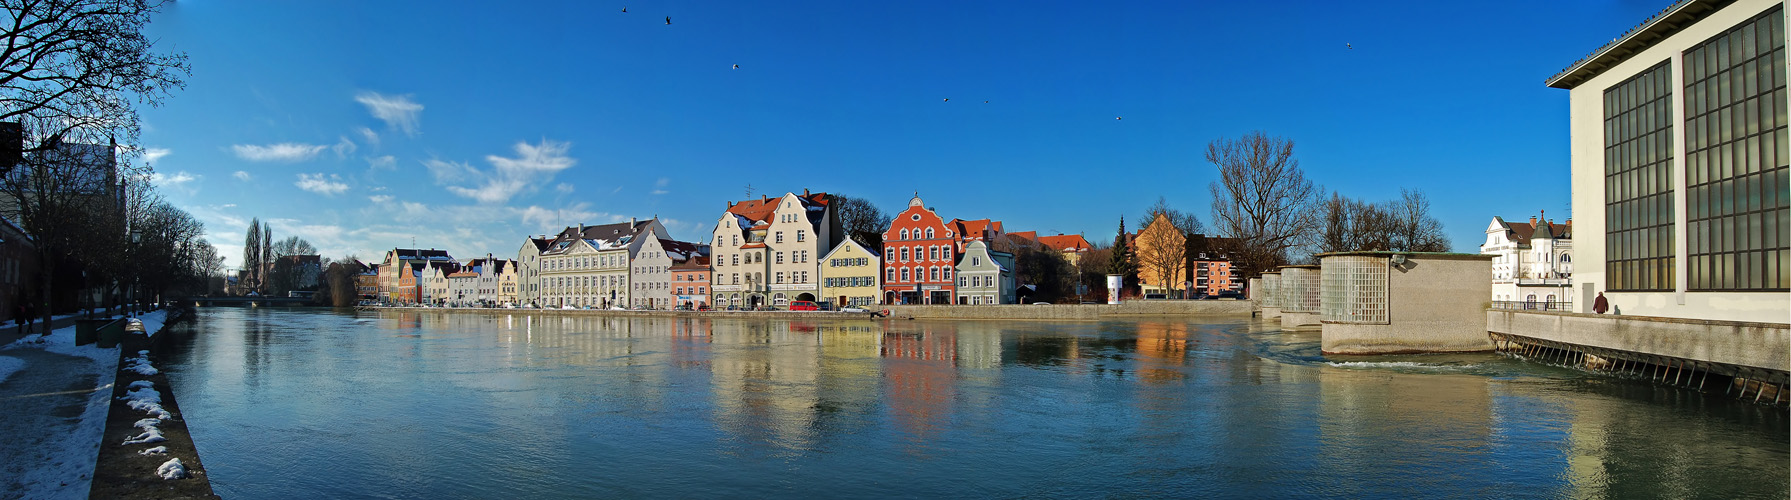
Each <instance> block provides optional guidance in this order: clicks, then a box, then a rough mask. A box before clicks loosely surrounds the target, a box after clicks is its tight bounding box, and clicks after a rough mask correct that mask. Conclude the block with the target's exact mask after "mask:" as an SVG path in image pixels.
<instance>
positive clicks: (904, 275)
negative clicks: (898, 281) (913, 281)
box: [902, 267, 908, 281]
mask: <svg viewBox="0 0 1791 500" xmlns="http://www.w3.org/2000/svg"><path fill="white" fill-rule="evenodd" d="M902 281H908V268H906V267H904V268H902Z"/></svg>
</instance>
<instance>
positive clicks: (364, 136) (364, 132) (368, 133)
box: [355, 127, 379, 146]
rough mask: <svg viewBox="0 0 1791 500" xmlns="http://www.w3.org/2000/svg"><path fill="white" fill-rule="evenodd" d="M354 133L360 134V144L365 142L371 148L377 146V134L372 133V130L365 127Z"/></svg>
mask: <svg viewBox="0 0 1791 500" xmlns="http://www.w3.org/2000/svg"><path fill="white" fill-rule="evenodd" d="M355 133H358V134H361V142H365V143H367V144H368V145H371V146H378V145H379V132H374V131H373V129H370V128H367V127H361V128H358V129H355Z"/></svg>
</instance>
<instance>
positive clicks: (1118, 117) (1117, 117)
mask: <svg viewBox="0 0 1791 500" xmlns="http://www.w3.org/2000/svg"><path fill="white" fill-rule="evenodd" d="M1113 119H1115V120H1124V119H1125V117H1123V116H1115V117H1113Z"/></svg>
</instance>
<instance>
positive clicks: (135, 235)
mask: <svg viewBox="0 0 1791 500" xmlns="http://www.w3.org/2000/svg"><path fill="white" fill-rule="evenodd" d="M142 246H143V229H142V228H132V229H131V257H133V258H132V260H137V259H139V258H141V257H142V256H141V255H139V254H140V253H141V252H140V250H141V247H142ZM127 264H128V265H130V266H131V293H130V295H131V297H130V301H131V305H130V311H131V315H132V316H135V315H136V314H137V287H138V285H139V282H140V281H141V279H140V278H139V276H141V275H142V273H141V272H140V271H139V268H140V263H137V262H129V263H127Z"/></svg>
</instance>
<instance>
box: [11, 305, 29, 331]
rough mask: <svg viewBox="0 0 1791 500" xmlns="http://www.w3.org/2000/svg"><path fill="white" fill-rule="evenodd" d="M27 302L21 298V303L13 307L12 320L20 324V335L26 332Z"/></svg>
mask: <svg viewBox="0 0 1791 500" xmlns="http://www.w3.org/2000/svg"><path fill="white" fill-rule="evenodd" d="M25 304H26V302H25V301H24V300H20V301H19V304H18V305H17V306H13V308H12V309H13V311H12V322H13V324H16V325H18V331H19V335H24V334H25Z"/></svg>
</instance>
